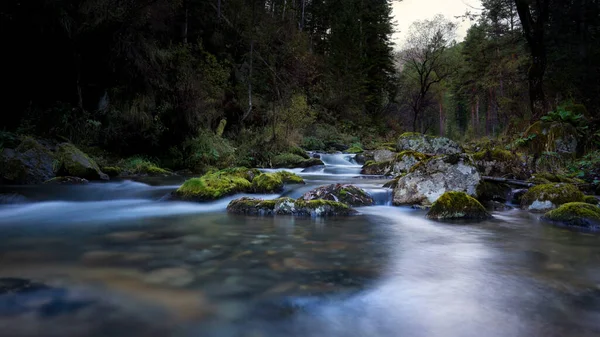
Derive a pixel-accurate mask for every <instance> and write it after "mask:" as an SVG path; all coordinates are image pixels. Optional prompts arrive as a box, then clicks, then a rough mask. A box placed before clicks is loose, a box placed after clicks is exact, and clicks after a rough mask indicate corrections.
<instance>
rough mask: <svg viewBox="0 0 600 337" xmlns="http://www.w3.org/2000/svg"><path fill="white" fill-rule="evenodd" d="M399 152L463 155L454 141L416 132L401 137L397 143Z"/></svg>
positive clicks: (460, 148) (461, 149)
mask: <svg viewBox="0 0 600 337" xmlns="http://www.w3.org/2000/svg"><path fill="white" fill-rule="evenodd" d="M396 148H397V150H398V151H400V152H402V151H406V150H410V151H415V152H420V153H426V154H430V155H448V154H458V153H463V152H464V150H463V148H462V147H461V146H460V145H458V143H456V142H455V141H453V140H450V139H448V138H444V137H434V136H430V135H424V134H421V133H416V132H407V133H403V134H402V135H400V137H399V138H398V141H397V143H396Z"/></svg>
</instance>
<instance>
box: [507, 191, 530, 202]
mask: <svg viewBox="0 0 600 337" xmlns="http://www.w3.org/2000/svg"><path fill="white" fill-rule="evenodd" d="M525 193H527V189H526V188H519V189H516V190H513V191H512V200H511V202H512V203H513V204H517V205H520V204H521V199H523V196H524V195H525Z"/></svg>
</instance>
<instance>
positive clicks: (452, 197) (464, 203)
mask: <svg viewBox="0 0 600 337" xmlns="http://www.w3.org/2000/svg"><path fill="white" fill-rule="evenodd" d="M491 217H492V216H491V215H490V214H489V213H488V212H487V211H486V210H485V208H484V207H483V205H481V204H480V203H479V201H477V199H475V198H473V197H471V196H469V195H468V194H466V193H465V192H446V193H444V194H442V196H441V197H439V198H438V199H437V200H436V201H435V202H434V203H433V205H432V206H431V209H430V210H429V212H427V218H429V219H436V220H453V219H470V220H484V219H489V218H491Z"/></svg>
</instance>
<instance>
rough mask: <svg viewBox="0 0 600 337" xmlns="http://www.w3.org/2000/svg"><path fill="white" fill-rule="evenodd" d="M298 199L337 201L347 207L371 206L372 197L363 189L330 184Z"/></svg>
mask: <svg viewBox="0 0 600 337" xmlns="http://www.w3.org/2000/svg"><path fill="white" fill-rule="evenodd" d="M300 199H302V200H305V201H311V200H319V199H321V200H331V201H339V202H342V203H344V204H346V205H349V206H371V205H373V204H374V203H375V201H374V200H373V197H372V196H371V195H369V194H368V193H367V192H365V191H364V190H363V189H361V188H358V187H356V186H354V185H349V184H331V185H326V186H320V187H317V188H316V189H314V190H311V191H309V192H306V193H305V194H304V195H302V197H300Z"/></svg>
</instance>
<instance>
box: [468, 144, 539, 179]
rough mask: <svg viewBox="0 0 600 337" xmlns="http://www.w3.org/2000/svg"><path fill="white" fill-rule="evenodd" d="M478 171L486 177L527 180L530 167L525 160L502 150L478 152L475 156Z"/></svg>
mask: <svg viewBox="0 0 600 337" xmlns="http://www.w3.org/2000/svg"><path fill="white" fill-rule="evenodd" d="M473 160H474V161H475V165H477V169H478V170H479V172H481V174H482V175H484V176H491V177H504V178H511V179H527V177H528V176H529V167H528V165H527V161H526V160H525V158H524V157H523V156H521V155H519V154H517V153H513V152H511V151H508V150H504V149H501V148H492V149H485V150H481V151H478V152H476V153H474V154H473Z"/></svg>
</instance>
